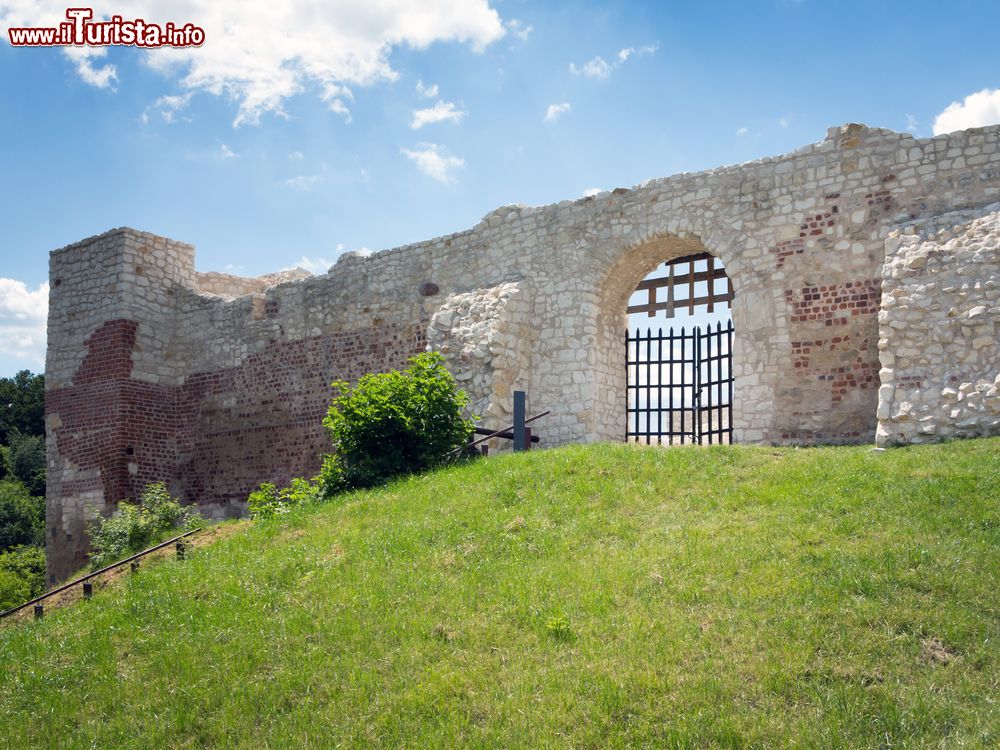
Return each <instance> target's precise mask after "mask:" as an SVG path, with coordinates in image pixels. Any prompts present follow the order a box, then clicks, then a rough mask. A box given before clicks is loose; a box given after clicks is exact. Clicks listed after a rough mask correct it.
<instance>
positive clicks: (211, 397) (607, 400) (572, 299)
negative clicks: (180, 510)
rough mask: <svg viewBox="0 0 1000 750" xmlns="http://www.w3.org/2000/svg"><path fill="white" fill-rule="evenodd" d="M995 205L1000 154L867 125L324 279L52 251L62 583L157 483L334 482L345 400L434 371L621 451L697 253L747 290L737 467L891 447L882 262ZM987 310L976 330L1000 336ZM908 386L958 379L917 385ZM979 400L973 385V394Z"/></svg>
mask: <svg viewBox="0 0 1000 750" xmlns="http://www.w3.org/2000/svg"><path fill="white" fill-rule="evenodd" d="M998 200H1000V128H995V127H994V128H982V129H977V130H970V131H965V132H960V133H952V134H949V135H946V136H940V137H937V138H933V139H928V140H917V139H914V138H912V137H911V136H909V135H907V134H901V133H894V132H891V131H887V130H880V129H874V128H867V127H865V126H861V125H847V126H844V127H841V128H832V129H831V130H830V131H829V132H828V134H827V137H826V139H824V140H823V141H821V142H819V143H815V144H812V145H809V146H806V147H804V148H802V149H799V150H798V151H796V152H795V153H792V154H788V155H786V156H781V157H777V158H772V159H763V160H760V161H757V162H751V163H748V164H742V165H739V166H734V167H725V168H721V169H715V170H711V171H708V172H702V173H698V174H682V175H676V176H673V177H669V178H665V179H657V180H651V181H649V182H646V183H643V184H642V185H639V186H637V187H634V188H632V189H616V190H614V191H611V192H608V193H601V194H599V195H596V196H591V197H588V198H584V199H580V200H575V201H565V202H562V203H558V204H555V205H550V206H542V207H535V208H532V207H525V206H503V207H501V208H499V209H497V210H495V211H493V212H491V213H490V214H488V215H487V216H486V217H484V218H483V220H482V221H481V222H480V223H479V224H477V225H476V226H475V227H473V228H472V229H470V230H467V231H464V232H459V233H457V234H453V235H449V236H446V237H440V238H436V239H432V240H429V241H426V242H421V243H418V244H414V245H408V246H405V247H401V248H396V249H393V250H387V251H383V252H379V253H375V254H373V255H370V256H367V255H360V254H352V253H349V254H346V255H344V256H343V257H341V258H340V260H339V261H338V262H337V264H336V266H334V267H333V268H332V269H330V271H329V272H328V273H326V274H323V275H320V276H306V275H305V274H303V273H295V272H293V273H284V274H272V275H270V276H266V277H261V278H258V279H243V278H240V277H236V276H230V275H226V274H205V273H198V272H196V271H195V270H194V249H193V248H192V247H191V246H190V245H185V244H183V243H178V242H174V241H171V240H167V239H164V238H161V237H155V236H153V235H149V234H144V233H141V232H137V231H135V230H131V229H119V230H113V231H111V232H108V233H106V234H104V235H101V236H98V237H94V238H91V239H89V240H84V241H82V242H79V243H76V244H74V245H71V246H69V247H66V248H62V249H60V250H57V251H54V252H53V253H52V257H51V261H50V279H51V294H50V315H49V343H48V346H49V350H48V361H47V366H46V388H47V389H48V390H47V402H46V408H47V424H48V449H49V454H48V455H49V474H48V476H49V492H48V496H49V508H48V526H49V530H48V535H49V540H50V550H51V553H50V561H51V571H50V572H51V573H52V575H55V576H61V575H64V574H65V573H67V572H68V570H69V568H70V567H71V566H72V565H73V564H76V563H78V562H80V561H81V560H83V557H84V555H85V552H86V539H85V537H84V534H83V518H84V513H85V510H84V509H85V507H86V506H87V505H92V506H93V507H94V508H96V509H97V511H98V512H104V513H107V512H110V509H111V508H112V507H113V504H114V503H115V502H116V501H118V500H120V499H121V498H122V497H128V496H131V497H134V496H135V495H137V494H138V493H139V491H141V488H142V486H143V485H144V484H145V483H147V482H149V481H152V480H154V479H162V480H164V481H166V482H168V484H169V485H170V486H171V488H172V489H173V490H174V491H175V492H178V493H179V494H181V495H182V497H183V498H184V499H185V500H186V501H189V502H198V503H200V504H203V505H204V506H205V508H206V509H207V512H209V513H215V514H219V515H222V514H226V513H238V512H240V510H241V507H242V505H241V504H242V502H243V500H244V498H245V496H246V493H247V491H248V490H249V489H250V488H251V487H253V486H254V485H256V484H257V483H259V482H261V481H275V482H282V481H285V480H286V479H287V478H289V477H290V476H293V475H296V474H308V473H309V472H311V471H313V470H314V469H315V467H316V461H317V458H316V457H317V454H318V452H319V451H320V450H321V448H322V446H323V435H322V431H321V428H320V427H319V419H320V417H321V416H322V414H323V412H324V411H325V408H326V404H327V401H328V399H329V395H330V392H329V389H328V384H329V382H330V381H331V380H334V379H340V378H343V379H348V380H354V379H356V378H357V377H359V376H360V375H361V374H363V373H365V372H369V371H378V370H385V369H388V368H392V367H398V366H401V365H403V364H404V363H405V361H406V358H407V357H408V356H409V355H411V354H412V353H414V352H416V351H419V350H422V349H423V348H425V347H430V348H434V349H437V350H439V351H441V352H443V353H444V355H445V357H446V359H447V361H448V364H449V367H450V369H451V370H452V372H453V373H454V374H455V376H456V378H457V379H458V380H459V382H460V383H461V384H462V386H463V387H464V388H466V390H467V391H468V392H469V394H470V397H471V401H472V404H473V406H474V409H475V411H476V412H477V413H478V414H481V415H483V416H484V417H485V420H484V423H485V424H487V425H496V426H503V424H505V423H507V421H508V420H509V418H510V411H511V393H512V391H513V390H514V389H518V388H520V389H524V390H527V391H528V393H529V398H530V401H531V404H530V408H532V409H539V410H540V409H544V408H549V409H552V411H553V413H552V415H551V416H550V417H547V418H546V420H545V423H544V425H540V426H539V429H540V430H541V432H542V435H543V438H544V440H545V442H546V444H549V445H551V444H558V443H564V442H568V441H581V440H583V441H592V440H619V439H622V437H623V435H624V420H625V391H626V389H625V366H624V346H623V341H622V337H623V334H624V330H625V325H626V321H625V309H626V306H627V302H628V298H629V296H630V295H631V293H632V292H633V290H634V289H635V288H636V286H637V284H638V283H639V282H640V281H641V280H642V279H643V277H645V276H646V275H647V274H648V273H649V272H650V271H652V270H653V269H654V268H656V266H657V265H659V264H660V263H662V262H664V261H666V260H670V259H673V258H678V257H682V256H685V255H690V254H694V253H701V252H709V253H711V254H713V255H715V256H716V257H718V258H719V259H720V260H721V261H722V262H723V264H724V265H725V267H726V272H727V274H728V276H729V278H730V279H731V281H732V284H733V288H734V290H735V298H734V300H733V306H732V315H733V321H734V324H735V328H736V334H735V340H734V374H735V378H736V382H735V401H734V409H733V427H734V437H735V439H736V441H738V442H751V443H754V442H770V443H779V442H797V443H807V444H808V443H817V442H833V443H837V442H858V441H866V440H872V439H874V437H875V431H876V425H877V423H879V420H878V419H877V417H876V411H877V409H878V410H880V413H881V410H882V407H881V406H880V405H879V403H880V402H879V372H880V370H881V371H882V388H883V389H884V388H885V383H886V381H885V378H886V375H885V370H886V366H885V357H886V353H887V352H889V351H890V350H891V349H892V348H893V347H894V346H895V343H894V341H895V339H894V338H893V336H892V335H888V336H887V335H885V332H884V331H883V335H881V337H880V330H879V309H880V305H884V304H885V303H884V300H885V299H886V297H885V295H886V287H885V286H884V285H885V284H886V280H887V279H888V278H889V277H887V276H886V271H885V270H884V269H883V265H884V263H885V260H886V241H887V238H889V239H890V244H891V242H892V237H894V236H895V235H894V233H895V232H897V231H898V230H899V228H900V227H901V226H907V225H911V224H913V223H914V222H919V221H922V220H929V219H932V218H933V217H936V216H939V215H941V214H944V213H946V212H949V211H956V210H966V209H979V208H981V207H983V206H986V205H988V204H991V203H995V202H997V201H998ZM891 249H892V251H893V252H895V251H896V250H898V249H899V246H893V247H892V248H891ZM887 268H888V266H887ZM949 268H950V267H949ZM952 272H953V275H954V276H956V277H961V276H962V275H963V274H967V273H971V272H972V266H971V265H969V264H966V263H964V262H963V263H959V264H957V265H955V266H954V268H953V269H952V270H949V271H948V273H949V274H952ZM963 283H964V282H963ZM968 283H970V284H971V283H973V282H971V281H969V282H968ZM990 293H992V292H990ZM967 296H968V297H969V298H970V299H971V296H972V293H971V292H970V293H969V295H967ZM987 296H988V295H987ZM989 304H990V305H994V307H989V306H988V305H987V307H986V309H987V312H985V313H977V315H979V316H982V315H986V317H987V318H988V319H989V320H991V321H992V320H994V319H995V315H996V310H995V304H996V303H995V301H993V302H990V303H989ZM963 314H964V313H963ZM976 325H980V324H979V323H978V322H977V323H976ZM966 327H969V328H970V329H971V326H966ZM984 330H985V329H984ZM970 335H971V334H970ZM987 338H988V336H985V335H979V334H977V335H976V336H974V337H973V338H972V339H971V340H970V342H969V343H970V344H971V343H972V342H978V343H977V344H976V347H973V350H974V351H976V352H978V353H977V354H976V355H975V357H976V359H975V362H974V363H972V364H970V367H972V366H973V365H975V367H979V365H980V363H981V360H982V358H984V357H985V358H989V357H993V358H994V359H995V356H996V354H995V352H996V348H997V347H996V341H995V334H994V339H993V340H992V342H989V343H983V341H984V340H986V339H987ZM880 347H881V348H880ZM942 347H943V345H942ZM977 347H978V348H977ZM918 348H919V347H918ZM930 351H936V350H933V349H929V350H928V352H930ZM880 357H881V358H882V360H881V361H880ZM985 369H989V367H986V368H985ZM911 370H912V371H911ZM977 372H978V370H977ZM904 377H906V378H911V379H913V380H912V382H914V383H916V382H917V381H920V382H923V381H924V380H926V379H930V380H933V381H934V382H935V383H936V382H937V380H934V379H935V378H939V377H941V375H940V373H936V372H931V371H929V370H928V368H927V367H924V366H923V365H920V366H919V367H918V366H916V365H914V367H912V368H910V369H907V371H906V372H899V373H898V375H897V380H896V383H897V384H898V383H901V382H903V381H902V379H901V378H904ZM949 377H950V376H949ZM970 378H971V376H970ZM976 378H978V379H976ZM976 378H972V379H968V378H967V379H966V380H965V381H963V382H964V383H973V386H972V387H973V389H974V390H976V391H977V393H978V392H979V390H978V389H979V387H980V385H981V384H980V383H979V380H981V379H982V377H980V375H976ZM907 382H911V381H907ZM928 382H930V381H928ZM958 385H959V386H962V383H959V384H958ZM897 387H898V386H897ZM915 387H917V388H924V389H925V390H924V391H922V393H924V392H926V386H921V385H917V386H915ZM957 390H958V392H959V393H961V388H959V389H957ZM939 395H940V394H939ZM966 395H967V394H966ZM979 398H980V399H982V398H984V397H982V396H980V397H979ZM968 400H969V399H965V401H968ZM971 400H972V401H975V400H976V397H973V398H972V399H971ZM956 401H958V398H957V397H956ZM963 403H964V401H963ZM962 408H966V407H962ZM956 409H958V412H960V415H959V416H960V417H961V418H962V419H965V418H966V417H964V416H962V415H963V414H964V412H962V410H961V408H958V407H954V408H952V409H951V410H950V411H949V412H947V414H948V415H950V414H951V413H952V412H954V411H955V410H956ZM948 418H950V417H948ZM883 421H884V420H883ZM976 429H981V428H980V427H977V428H976ZM982 429H992V428H991V427H989V425H988V424H987V426H986V427H985V428H982ZM900 434H901V435H902V438H901V439H903V440H906V439H909V437H908V436H909V435H910V433H907V432H906V431H903V432H902V433H900ZM937 434H945V431H939V432H938V433H937ZM962 434H964V433H962ZM130 451H131V452H130Z"/></svg>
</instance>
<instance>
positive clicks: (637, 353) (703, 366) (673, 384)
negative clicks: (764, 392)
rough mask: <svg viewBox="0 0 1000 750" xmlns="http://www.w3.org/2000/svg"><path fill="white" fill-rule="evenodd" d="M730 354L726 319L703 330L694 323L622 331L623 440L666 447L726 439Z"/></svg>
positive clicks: (730, 418) (729, 438)
mask: <svg viewBox="0 0 1000 750" xmlns="http://www.w3.org/2000/svg"><path fill="white" fill-rule="evenodd" d="M654 341H655V342H656V350H655V352H654V349H653V342H654ZM654 354H655V356H654ZM732 358H733V323H732V321H731V320H730V321H728V322H727V323H726V324H725V326H723V324H722V323H721V322H717V323H716V324H715V325H714V326H713V325H711V324H710V325H707V326H705V327H704V329H703V328H701V327H699V326H694V327H692V328H691V329H690V332H689V331H688V329H687V328H685V327H681V328H680V331H679V332H678V331H677V330H675V329H674V328H673V327H670V328H669V329H668V330H667V332H666V333H664V331H663V329H662V328H660V329H658V330H657V331H656V332H654V331H653V329H652V328H647V329H645V330H644V331H643V330H638V329H637V330H635V331H634V332H633V331H630V330H626V334H625V367H626V379H627V382H626V394H627V399H628V403H627V405H626V426H625V437H626V440H634V441H639V442H645V443H646V444H647V445H650V444H652V443H653V441H654V439H655V441H656V442H657V443H659V444H662V443H664V442H667V443H668V444H670V445H673V444H674V443H675V442H679V443H680V444H682V445H683V444H685V443H687V442H688V439H690V441H691V442H692V443H698V444H702V443H705V442H708V443H709V444H715V443H731V442H732V424H733V390H734V377H733V368H732ZM689 368H690V382H689V378H688V370H689ZM643 376H645V382H643ZM654 398H655V400H656V403H655V405H654V403H653V401H654ZM664 398H666V403H664ZM643 399H645V403H643ZM654 415H655V419H656V423H655V424H654V423H653V419H654ZM664 417H666V419H667V424H666V425H664ZM643 420H644V421H643ZM689 420H690V426H689ZM677 421H679V423H680V424H679V425H678V424H677V423H676V422H677ZM664 438H666V441H664Z"/></svg>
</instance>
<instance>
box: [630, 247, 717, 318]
mask: <svg viewBox="0 0 1000 750" xmlns="http://www.w3.org/2000/svg"><path fill="white" fill-rule="evenodd" d="M699 260H705V261H708V267H707V269H706V270H704V271H697V272H696V271H695V270H694V264H695V261H699ZM664 265H665V266H666V267H667V275H666V276H660V277H657V278H654V279H644V280H643V281H641V282H640V283H639V286H637V287H636V289H635V290H636V292H645V293H646V301H645V302H643V303H640V304H637V305H629V307H628V310H627V312H628V314H630V315H631V314H632V313H646V314H647V315H649V317H651V318H652V317H653V316H655V315H656V313H657V312H659V311H660V310H665V311H666V313H667V317H668V318H672V317H673V316H674V313H675V311H676V310H678V309H681V310H683V309H684V308H685V307H686V308H687V310H688V314H689V315H693V314H694V311H695V308H701V307H704V308H705V311H706V312H715V306H716V305H722V306H723V307H722V309H728V308H729V306H730V304H731V303H732V301H733V282H732V281H730V280H729V277H728V276H727V275H726V269H725V268H723V267H722V266H720V265H717V263H716V259H715V257H714V256H712V255H709V254H708V253H698V254H697V255H686V256H684V257H683V258H676V259H674V260H671V261H667V262H666V263H665V264H664ZM717 279H725V280H726V285H725V291H724V292H717V291H715V286H716V285H715V282H716V280H717ZM701 281H705V282H707V287H708V294H706V295H702V296H700V297H698V296H695V284H697V283H698V282H701ZM685 285H686V286H687V290H688V294H687V299H682V300H677V299H676V290H677V289H678V288H679V287H683V286H685ZM659 289H666V290H667V298H666V299H665V300H663V301H662V302H658V301H657V299H656V298H657V290H659Z"/></svg>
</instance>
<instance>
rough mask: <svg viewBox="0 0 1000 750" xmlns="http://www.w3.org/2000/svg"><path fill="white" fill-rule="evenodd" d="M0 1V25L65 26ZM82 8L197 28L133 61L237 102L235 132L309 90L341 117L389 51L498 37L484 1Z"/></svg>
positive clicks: (92, 75)
mask: <svg viewBox="0 0 1000 750" xmlns="http://www.w3.org/2000/svg"><path fill="white" fill-rule="evenodd" d="M0 3H2V4H0V27H4V28H7V27H10V26H35V27H37V26H53V25H56V24H58V23H60V22H63V21H65V20H66V7H67V6H66V3H65V1H64V0H0ZM88 5H90V6H91V7H93V8H94V15H95V17H109V16H111V15H112V14H114V15H120V16H122V17H123V18H126V19H134V18H143V19H145V20H146V21H148V22H159V23H165V22H167V21H172V22H174V23H178V24H183V23H187V22H190V23H193V24H195V25H197V26H200V27H201V28H203V29H204V30H205V43H204V44H203V45H202V46H201V47H191V48H184V49H167V48H161V49H156V50H144V51H143V52H142V59H143V60H144V61H145V62H146V63H147V64H148V65H149V66H151V67H152V68H154V69H155V70H157V71H160V72H162V73H164V74H165V75H169V76H171V77H172V78H175V79H176V80H178V83H179V86H180V88H181V91H182V93H183V92H190V91H205V92H208V93H211V94H215V95H219V96H226V97H229V98H232V99H233V100H235V101H236V102H238V109H237V112H236V116H235V119H234V123H233V124H234V125H242V124H245V123H250V124H253V123H256V122H258V120H259V119H260V117H261V115H263V114H265V113H273V114H277V115H283V114H284V105H285V101H286V100H287V99H288V98H289V97H291V96H293V95H294V94H299V93H302V92H304V91H307V90H308V89H310V88H314V89H318V91H319V96H320V97H321V98H322V99H323V100H324V101H325V102H326V103H327V106H328V107H329V108H330V109H331V110H332V111H334V112H338V113H340V114H342V115H343V116H344V117H345V118H346V117H348V116H349V114H350V113H349V110H348V106H347V102H349V101H350V96H351V89H352V88H353V87H364V86H372V85H374V84H376V83H379V82H383V81H391V80H394V79H395V78H396V77H397V73H396V71H395V70H393V69H392V66H391V65H390V57H391V54H392V52H393V50H394V49H396V48H399V47H407V48H409V49H411V50H423V49H426V48H427V47H428V46H430V45H432V44H435V43H437V42H459V43H463V44H467V45H469V46H470V47H471V48H472V49H473V50H476V51H481V50H482V49H484V48H485V47H486V46H487V45H489V44H490V43H492V42H494V41H496V40H497V39H500V38H501V37H502V36H503V35H504V34H505V29H504V25H503V22H502V21H501V19H500V16H499V14H498V13H497V12H496V10H494V9H493V8H492V7H491V6H490V0H381V2H377V3H352V2H327V3H316V2H314V1H313V0H285V1H284V2H274V1H273V0H215V2H212V3H183V4H179V3H177V2H176V0H94V2H93V3H92V4H88ZM4 38H5V39H6V35H4ZM74 50H76V51H74ZM64 51H65V53H66V54H67V55H68V56H69V57H71V58H72V59H73V61H74V62H75V63H76V67H77V72H78V74H79V75H80V76H81V77H82V78H83V79H84V80H85V81H87V82H89V83H91V84H92V85H96V86H102V87H110V86H111V85H112V84H113V83H114V82H115V81H116V80H117V71H116V70H115V68H114V66H112V65H105V66H104V67H101V68H95V67H94V66H93V65H92V64H91V61H92V59H93V58H94V57H99V56H100V55H101V53H103V52H105V51H106V50H104V49H101V50H93V49H90V48H79V50H77V48H66V49H65V50H64Z"/></svg>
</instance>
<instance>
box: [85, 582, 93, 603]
mask: <svg viewBox="0 0 1000 750" xmlns="http://www.w3.org/2000/svg"><path fill="white" fill-rule="evenodd" d="M93 595H94V584H92V583H91V582H90V581H84V582H83V598H84V599H89V598H90V597H92V596H93Z"/></svg>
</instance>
